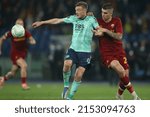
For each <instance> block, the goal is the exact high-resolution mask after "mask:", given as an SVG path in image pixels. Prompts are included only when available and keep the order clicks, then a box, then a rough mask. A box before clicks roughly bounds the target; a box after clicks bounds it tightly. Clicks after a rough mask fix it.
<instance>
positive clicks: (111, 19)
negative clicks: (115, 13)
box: [104, 17, 112, 23]
mask: <svg viewBox="0 0 150 117" xmlns="http://www.w3.org/2000/svg"><path fill="white" fill-rule="evenodd" d="M111 20H112V17H111V18H109V19H108V20H104V21H105V22H106V23H108V22H110V21H111Z"/></svg>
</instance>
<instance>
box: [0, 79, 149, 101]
mask: <svg viewBox="0 0 150 117" xmlns="http://www.w3.org/2000/svg"><path fill="white" fill-rule="evenodd" d="M29 85H30V87H31V89H30V90H27V91H25V90H22V88H21V86H20V82H15V83H10V82H9V83H6V84H5V86H4V87H3V88H2V89H0V100H61V92H62V89H63V84H62V83H40V82H37V83H29ZM133 85H134V88H135V90H136V92H137V94H138V95H139V96H140V98H141V99H142V100H150V90H149V89H150V83H133ZM116 91H117V86H110V85H109V84H108V83H86V82H85V83H82V84H81V86H80V87H79V90H78V92H77V93H76V95H75V97H74V99H76V100H115V95H116ZM124 98H125V99H127V100H128V99H132V98H131V96H130V95H129V93H128V92H127V91H125V93H124Z"/></svg>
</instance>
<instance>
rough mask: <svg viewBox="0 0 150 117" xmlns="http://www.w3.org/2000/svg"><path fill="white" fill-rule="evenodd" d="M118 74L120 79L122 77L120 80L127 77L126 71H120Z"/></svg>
mask: <svg viewBox="0 0 150 117" xmlns="http://www.w3.org/2000/svg"><path fill="white" fill-rule="evenodd" d="M118 73H119V77H120V78H123V77H125V75H126V72H125V70H124V69H120V70H119V72H118Z"/></svg>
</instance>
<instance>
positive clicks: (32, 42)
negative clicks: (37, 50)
mask: <svg viewBox="0 0 150 117" xmlns="http://www.w3.org/2000/svg"><path fill="white" fill-rule="evenodd" d="M29 43H30V44H31V45H35V44H36V40H35V39H34V38H33V37H32V36H30V37H29Z"/></svg>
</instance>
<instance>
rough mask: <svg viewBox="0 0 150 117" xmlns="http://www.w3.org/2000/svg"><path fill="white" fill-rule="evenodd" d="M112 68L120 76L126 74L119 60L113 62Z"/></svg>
mask: <svg viewBox="0 0 150 117" xmlns="http://www.w3.org/2000/svg"><path fill="white" fill-rule="evenodd" d="M111 68H113V69H114V70H115V71H116V72H117V73H118V75H119V77H120V78H122V77H124V76H125V75H126V71H125V69H124V68H123V67H122V66H121V65H120V63H119V62H118V61H115V60H114V61H113V62H112V63H111Z"/></svg>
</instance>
